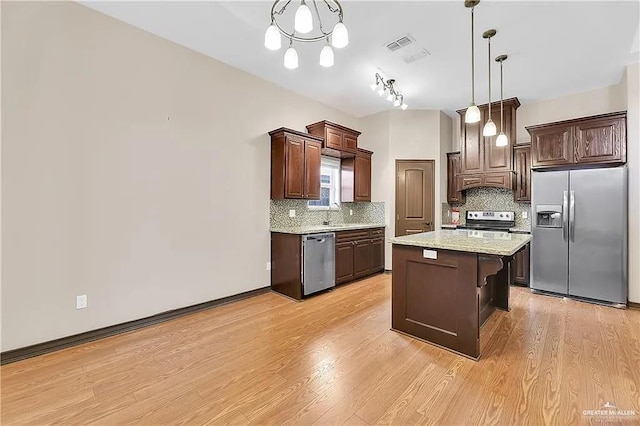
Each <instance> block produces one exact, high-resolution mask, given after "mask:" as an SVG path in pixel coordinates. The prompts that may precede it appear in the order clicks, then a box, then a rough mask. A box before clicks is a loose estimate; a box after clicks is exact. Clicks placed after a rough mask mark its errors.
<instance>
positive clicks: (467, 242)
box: [389, 229, 531, 256]
mask: <svg viewBox="0 0 640 426" xmlns="http://www.w3.org/2000/svg"><path fill="white" fill-rule="evenodd" d="M389 241H390V242H391V243H393V244H400V245H405V246H416V247H424V248H432V249H442V250H453V251H464V252H471V253H481V254H492V255H497V256H513V255H514V254H515V253H517V252H518V250H520V249H521V248H522V247H524V246H525V245H526V244H527V243H528V242H529V241H531V235H526V234H509V233H506V232H491V231H475V230H468V229H465V230H448V229H443V230H440V231H432V232H423V233H421V234H413V235H405V236H402V237H395V238H390V239H389Z"/></svg>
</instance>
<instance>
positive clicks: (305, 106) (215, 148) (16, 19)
mask: <svg viewBox="0 0 640 426" xmlns="http://www.w3.org/2000/svg"><path fill="white" fill-rule="evenodd" d="M286 72H287V71H286V70H284V69H283V78H286ZM2 86H3V89H4V91H3V93H2V111H3V117H2V118H3V128H2V151H3V152H2V154H3V155H2V205H3V208H4V210H3V215H2V229H3V240H2V246H3V247H2V248H3V251H2V264H3V266H4V268H3V270H2V325H3V328H2V351H6V350H10V349H14V348H18V347H22V346H26V345H30V344H34V343H38V342H43V341H47V340H51V339H55V338H59V337H62V336H67V335H71V334H75V333H80V332H83V331H87V330H91V329H96V328H99V327H104V326H108V325H112V324H116V323H121V322H124V321H128V320H133V319H137V318H142V317H145V316H149V315H153V314H156V313H159V312H162V311H166V310H170V309H175V308H180V307H184V306H188V305H193V304H196V303H200V302H204V301H208V300H212V299H218V298H221V297H225V296H229V295H233V294H237V293H240V292H244V291H248V290H252V289H256V288H260V287H265V286H268V285H269V272H267V271H266V262H267V261H269V233H268V227H269V156H270V150H269V137H268V136H267V134H266V133H267V132H268V131H269V130H272V129H275V128H277V127H280V126H287V127H291V128H294V129H299V130H304V125H305V124H308V123H312V122H315V121H318V120H322V119H328V120H331V121H335V122H338V123H342V124H344V125H346V126H350V127H354V128H358V119H357V118H355V117H352V116H349V115H346V114H344V113H341V112H339V111H337V110H335V109H332V108H329V107H327V106H325V105H322V104H320V103H317V102H314V101H312V100H309V99H306V98H303V97H301V96H299V95H296V94H294V93H292V92H288V91H286V90H284V89H282V88H280V87H278V86H275V85H273V84H271V83H268V82H266V81H264V80H261V79H258V78H256V77H253V76H251V75H249V74H247V73H244V72H241V71H239V70H237V69H234V68H231V67H229V66H227V65H225V64H223V63H221V62H218V61H216V60H213V59H211V58H208V57H205V56H203V55H200V54H198V53H195V52H193V51H190V50H188V49H185V48H183V47H180V46H178V45H176V44H173V43H171V42H168V41H166V40H163V39H160V38H158V37H156V36H153V35H151V34H149V33H146V32H144V31H142V30H139V29H136V28H134V27H131V26H129V25H126V24H124V23H121V22H119V21H116V20H114V19H112V18H109V17H106V16H104V15H102V14H100V13H98V12H95V11H93V10H91V9H88V8H86V7H84V6H81V5H79V4H75V3H67V2H56V3H44V2H42V3H25V2H11V3H8V2H2ZM374 158H375V156H374ZM374 175H375V172H374ZM79 294H87V295H88V302H89V303H88V304H89V306H88V308H87V309H85V310H76V309H75V298H76V295H79Z"/></svg>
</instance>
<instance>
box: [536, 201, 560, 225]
mask: <svg viewBox="0 0 640 426" xmlns="http://www.w3.org/2000/svg"><path fill="white" fill-rule="evenodd" d="M536 226H537V227H539V228H562V206H561V205H555V204H541V205H538V206H536Z"/></svg>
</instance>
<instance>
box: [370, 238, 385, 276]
mask: <svg viewBox="0 0 640 426" xmlns="http://www.w3.org/2000/svg"><path fill="white" fill-rule="evenodd" d="M383 270H384V238H376V239H373V240H371V272H377V271H383Z"/></svg>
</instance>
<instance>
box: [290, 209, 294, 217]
mask: <svg viewBox="0 0 640 426" xmlns="http://www.w3.org/2000/svg"><path fill="white" fill-rule="evenodd" d="M289 217H296V211H295V210H293V209H291V210H289Z"/></svg>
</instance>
